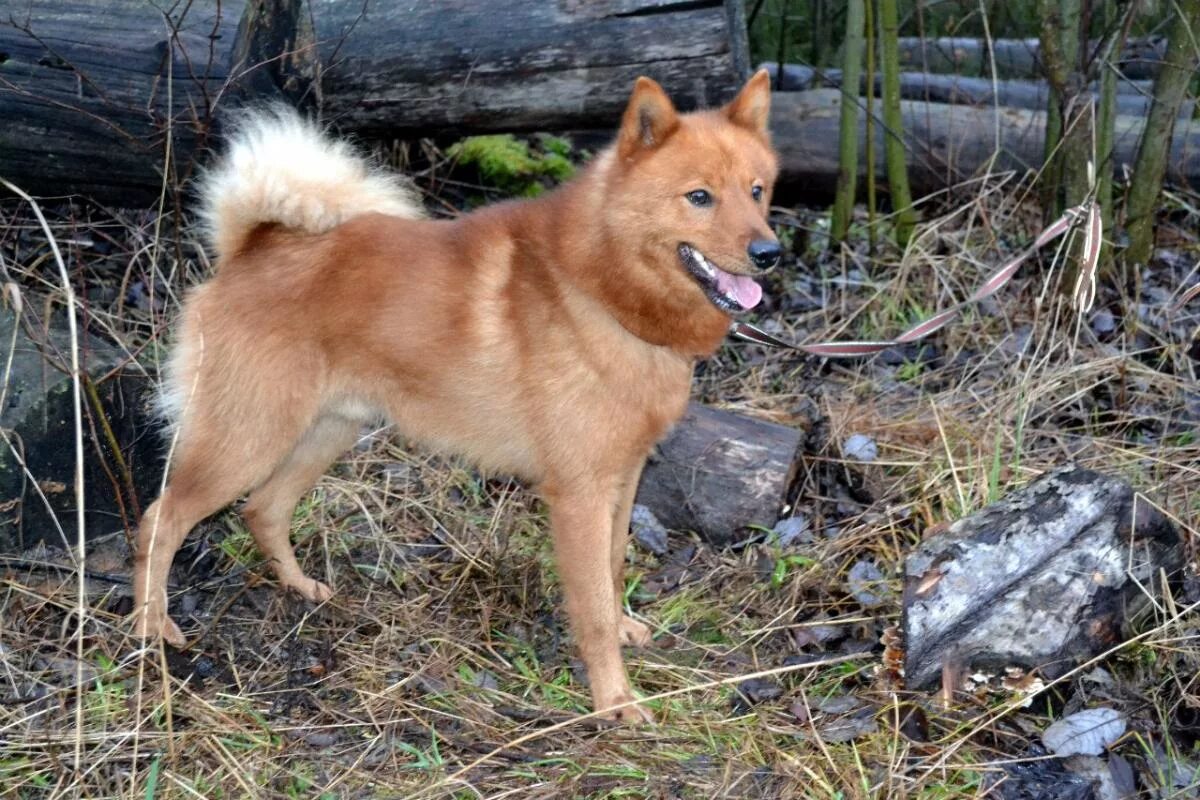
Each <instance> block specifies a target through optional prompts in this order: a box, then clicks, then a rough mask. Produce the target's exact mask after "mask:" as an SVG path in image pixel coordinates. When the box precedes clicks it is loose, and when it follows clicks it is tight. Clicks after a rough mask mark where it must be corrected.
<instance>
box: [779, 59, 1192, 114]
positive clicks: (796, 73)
mask: <svg viewBox="0 0 1200 800" xmlns="http://www.w3.org/2000/svg"><path fill="white" fill-rule="evenodd" d="M762 66H764V67H765V68H766V69H767V71H768V72H769V73H770V74H771V81H772V83H771V85H772V86H773V87H774V88H775V90H776V91H782V92H800V91H804V90H806V89H837V88H840V87H841V85H842V71H841V70H840V69H829V70H818V69H813V68H812V67H806V66H803V65H801V64H784V65H783V71H782V73H781V72H780V71H779V65H778V64H764V65H762ZM882 84H883V79H882V77H880V76H876V78H875V96H876V97H878V96H880V92H881V89H880V87H881V86H882ZM1091 88H1092V96H1093V97H1095V98H1099V95H1100V87H1099V85H1098V84H1093V85H1092V87H1091ZM861 91H863V92H866V79H865V78H864V79H863V82H862V89H861ZM1153 91H1154V83H1153V81H1130V80H1124V79H1120V80H1118V81H1117V100H1116V108H1117V113H1118V114H1125V115H1129V116H1135V117H1136V116H1143V115H1145V114H1146V113H1148V112H1149V110H1150V102H1151V95H1152V93H1153ZM1049 92H1050V89H1049V86H1048V85H1047V84H1046V83H1045V82H1044V81H1031V80H1017V79H1012V80H1005V81H996V82H995V83H993V82H992V81H991V80H989V79H988V78H966V77H963V76H961V75H936V74H933V73H928V72H902V73H900V99H902V100H924V101H928V102H933V103H953V104H955V105H965V106H970V105H974V106H1006V107H1008V108H1029V109H1033V110H1036V111H1044V110H1045V109H1046V103H1047V101H1048V99H1049ZM1195 108H1196V104H1195V102H1194V101H1193V102H1187V103H1184V104H1183V105H1182V106H1181V107H1180V109H1179V116H1180V117H1183V118H1190V117H1191V116H1192V113H1193V112H1194V111H1195Z"/></svg>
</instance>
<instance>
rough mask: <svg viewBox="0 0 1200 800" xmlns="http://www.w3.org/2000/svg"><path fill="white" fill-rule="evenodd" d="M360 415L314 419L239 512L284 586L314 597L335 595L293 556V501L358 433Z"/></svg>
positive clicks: (347, 446)
mask: <svg viewBox="0 0 1200 800" xmlns="http://www.w3.org/2000/svg"><path fill="white" fill-rule="evenodd" d="M359 427H360V424H359V422H358V420H354V419H350V418H347V417H342V416H338V415H333V414H326V415H325V416H322V417H321V418H320V419H318V420H317V421H316V422H315V423H314V424H313V425H312V427H311V428H309V429H308V431H307V432H306V433H305V434H304V436H303V438H301V439H300V441H299V442H298V443H297V444H296V446H295V448H294V449H293V450H292V452H291V453H290V454H289V455H288V456H287V458H285V459H284V461H283V463H281V464H280V465H279V466H278V467H277V468H276V469H275V472H273V473H272V474H271V477H270V478H268V479H267V481H266V483H264V484H263V485H262V486H260V487H258V488H257V489H255V490H254V491H253V492H252V493H251V494H250V499H249V500H248V501H247V502H246V507H245V508H244V509H243V510H242V514H243V515H244V516H245V518H246V523H247V524H248V525H249V526H250V531H251V533H253V534H254V541H255V542H256V543H257V544H258V549H259V550H261V551H262V554H263V555H264V556H265V557H266V559H267V562H268V563H269V564H270V565H271V568H272V569H273V570H274V572H275V577H276V578H278V579H279V584H280V586H281V587H283V588H291V589H295V590H296V591H297V592H299V593H300V594H301V595H303V596H304V597H305V598H307V599H308V600H311V601H313V602H317V603H319V602H323V601H325V600H328V599H329V597H330V596H331V595H332V594H333V590H332V589H330V588H329V587H328V586H327V585H325V584H324V583H321V582H320V581H318V580H315V579H313V578H310V577H308V576H307V575H305V574H304V571H303V570H302V569H300V564H299V562H298V561H296V553H295V550H294V549H293V548H292V542H291V538H290V532H291V523H292V512H293V511H294V510H295V508H296V503H297V502H299V500H300V498H301V497H303V496H304V494H305V492H307V491H308V490H309V489H310V488H312V485H313V484H314V483H315V482H316V481H317V479H318V478H320V477H321V475H323V474H324V473H325V470H326V469H328V468H329V465H330V464H331V463H332V462H333V460H334V459H336V458H337V457H338V456H339V455H341V454H342V453H344V452H345V451H346V450H347V449H348V448H349V447H350V446H351V445H352V444H353V443H354V440H355V439H356V438H357V437H358V431H359Z"/></svg>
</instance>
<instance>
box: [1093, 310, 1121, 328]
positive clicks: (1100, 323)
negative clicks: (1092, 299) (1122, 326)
mask: <svg viewBox="0 0 1200 800" xmlns="http://www.w3.org/2000/svg"><path fill="white" fill-rule="evenodd" d="M1116 329H1117V320H1116V318H1115V317H1113V315H1112V312H1111V311H1109V310H1108V309H1107V308H1102V309H1100V310H1098V311H1097V312H1096V313H1095V314H1092V330H1094V331H1095V332H1096V333H1099V334H1105V333H1112V332H1113V331H1115V330H1116Z"/></svg>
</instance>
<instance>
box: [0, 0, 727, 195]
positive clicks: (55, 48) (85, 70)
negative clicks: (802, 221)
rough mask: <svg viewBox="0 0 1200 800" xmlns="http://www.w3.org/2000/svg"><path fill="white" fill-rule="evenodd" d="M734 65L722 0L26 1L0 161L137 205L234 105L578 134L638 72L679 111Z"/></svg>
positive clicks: (389, 121)
mask: <svg viewBox="0 0 1200 800" xmlns="http://www.w3.org/2000/svg"><path fill="white" fill-rule="evenodd" d="M98 5H99V6H100V8H101V9H102V10H98V8H97V6H98ZM679 31H686V32H687V33H686V35H679V33H678V32H679ZM748 71H749V61H748V52H747V44H746V38H745V21H744V19H743V16H742V5H741V0H711V2H703V3H696V2H690V1H689V0H543V1H542V2H522V1H521V0H464V2H459V3H456V4H455V8H454V10H453V12H451V11H449V10H447V9H446V8H445V7H444V6H443V5H442V4H440V3H390V2H383V0H366V2H365V3H364V0H322V2H319V3H318V2H304V0H194V2H191V3H183V4H176V5H174V6H171V10H170V11H169V12H161V13H160V12H159V11H158V10H157V9H156V7H155V6H154V5H153V4H149V3H146V2H144V0H55V2H44V1H39V0H35V2H34V3H32V4H30V3H26V4H25V8H24V10H22V11H21V12H20V13H17V12H15V11H14V12H13V13H12V14H11V16H10V15H9V13H8V12H5V14H4V15H3V18H0V169H3V171H4V174H5V176H6V177H7V178H9V179H10V180H12V181H13V182H15V183H17V184H18V185H21V186H22V187H23V188H25V189H26V190H27V191H30V192H32V193H34V194H38V195H63V194H69V193H81V194H89V195H92V196H94V197H96V198H99V199H102V200H113V201H119V202H123V203H139V204H144V203H148V202H151V201H154V200H156V199H157V198H158V196H159V194H160V192H161V191H162V183H163V173H162V170H163V166H162V165H163V164H164V162H166V163H167V167H166V176H167V184H168V186H169V187H174V186H177V185H179V184H180V183H181V182H182V181H184V180H185V179H186V178H187V177H188V176H189V175H190V173H191V169H192V164H193V157H194V156H195V154H196V153H197V152H198V150H199V149H200V148H202V147H203V145H204V144H205V143H206V142H207V141H208V140H209V138H210V136H211V135H212V133H213V132H214V130H215V129H216V127H218V126H219V123H220V116H221V115H220V112H221V111H222V110H224V109H225V108H227V107H228V106H230V105H231V104H233V103H234V102H235V101H236V102H244V101H247V100H263V99H268V100H269V99H279V98H282V99H285V100H287V101H289V102H292V103H299V104H307V105H310V106H312V107H313V108H314V109H315V110H317V111H318V112H319V113H320V114H321V115H322V116H323V117H324V119H325V120H326V121H329V122H332V123H333V124H335V125H336V126H338V127H340V128H342V129H343V130H349V131H354V132H356V133H359V134H361V135H365V136H386V137H397V136H402V137H413V136H417V135H424V134H442V133H449V134H461V133H462V132H464V131H470V132H480V131H489V130H504V131H514V130H540V129H563V128H567V129H570V128H576V129H578V128H586V127H591V126H597V127H608V126H610V125H612V124H613V123H614V121H615V120H617V119H618V118H619V117H620V113H621V110H622V109H623V107H624V104H625V102H626V100H627V99H628V94H629V90H630V88H631V87H632V85H633V81H634V79H635V78H636V77H637V76H638V75H642V74H645V75H649V76H650V77H653V78H655V79H657V80H659V81H660V82H661V83H662V84H663V85H664V86H665V87H666V89H667V90H668V92H670V94H671V95H672V97H673V98H674V99H675V100H676V102H677V103H678V104H679V105H680V107H682V108H692V107H696V106H699V105H715V104H718V103H720V102H723V101H725V100H727V99H729V95H730V94H731V93H732V92H733V91H735V90H736V88H737V86H738V85H739V84H740V83H741V81H742V80H744V79H745V77H746V75H747V74H748ZM168 153H169V154H170V158H169V159H168V158H167V155H168Z"/></svg>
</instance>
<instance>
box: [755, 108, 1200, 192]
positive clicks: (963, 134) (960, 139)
mask: <svg viewBox="0 0 1200 800" xmlns="http://www.w3.org/2000/svg"><path fill="white" fill-rule="evenodd" d="M841 101H842V98H841V93H840V92H838V91H837V90H834V89H813V90H810V91H807V92H776V93H774V94H773V95H772V97H771V103H772V105H771V136H772V141H773V142H774V144H775V147H776V149H777V150H778V151H779V155H780V167H781V170H782V176H781V177H782V180H783V182H784V183H792V184H795V185H798V186H803V187H804V189H805V191H807V192H809V193H814V194H832V192H833V189H834V187H835V185H836V183H837V163H838V158H837V152H838V141H839V130H838V114H839V109H840V105H841ZM900 108H901V112H902V114H903V116H904V141H905V150H906V152H907V153H908V159H909V163H908V171H909V180H910V181H911V183H912V189H913V191H914V192H915V193H917V194H925V193H929V192H934V191H938V190H941V189H945V188H946V187H948V186H953V185H954V184H955V183H957V182H959V181H961V180H964V179H967V178H971V177H974V176H976V175H978V174H980V171H981V170H982V169H983V168H984V167H987V166H989V165H990V166H991V168H992V170H993V172H1008V171H1014V172H1016V173H1017V174H1024V173H1025V172H1027V171H1029V170H1037V169H1038V168H1040V167H1041V164H1042V156H1043V154H1044V148H1043V141H1044V139H1045V128H1046V115H1045V113H1044V112H1041V111H1032V110H1029V109H1019V108H1000V109H998V110H997V109H992V108H975V107H972V106H962V105H951V104H947V103H926V102H923V101H914V100H904V101H901V103H900ZM858 123H859V126H860V134H861V135H860V138H859V141H860V142H865V140H866V137H865V133H862V131H864V130H865V128H866V111H865V107H864V106H862V105H860V107H859V115H858ZM1143 125H1144V120H1143V119H1141V118H1137V117H1129V116H1119V117H1117V118H1116V124H1115V135H1114V157H1113V169H1114V171H1116V172H1118V173H1121V172H1123V171H1124V169H1125V167H1127V166H1128V165H1131V164H1133V162H1134V157H1135V155H1136V152H1137V144H1138V138H1139V137H1140V135H1141V131H1142V127H1143ZM997 136H998V140H997ZM997 145H998V146H999V149H998V150H997ZM993 152H995V153H996V159H995V161H994V162H993V161H992V154H993ZM883 158H884V154H883V148H881V147H880V148H876V164H875V171H876V175H878V176H883V175H886V171H885V168H884V162H883ZM866 170H867V159H866V148H865V144H864V145H860V155H859V179H860V180H865V178H866ZM1167 180H1169V181H1171V182H1173V183H1176V184H1180V185H1184V186H1189V187H1192V188H1200V122H1197V121H1195V120H1179V121H1178V123H1177V124H1176V125H1175V131H1174V135H1173V138H1172V143H1171V159H1170V162H1169V164H1168V166H1167Z"/></svg>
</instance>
